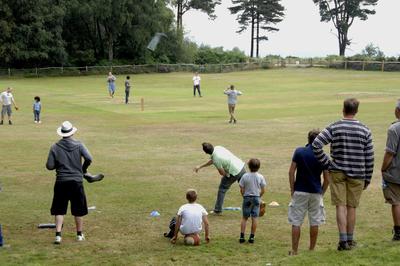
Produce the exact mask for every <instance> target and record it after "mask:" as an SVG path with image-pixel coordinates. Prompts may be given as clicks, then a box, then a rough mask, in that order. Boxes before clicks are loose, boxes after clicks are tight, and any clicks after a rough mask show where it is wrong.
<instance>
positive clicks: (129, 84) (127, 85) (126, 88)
mask: <svg viewBox="0 0 400 266" xmlns="http://www.w3.org/2000/svg"><path fill="white" fill-rule="evenodd" d="M130 89H131V83H130V81H129V80H125V90H126V91H129V90H130Z"/></svg>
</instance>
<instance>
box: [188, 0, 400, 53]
mask: <svg viewBox="0 0 400 266" xmlns="http://www.w3.org/2000/svg"><path fill="white" fill-rule="evenodd" d="M281 4H282V5H283V6H284V7H285V18H284V20H283V21H282V22H281V23H279V24H277V27H278V28H279V29H280V31H278V32H276V33H269V41H263V42H261V44H260V53H261V55H262V56H265V55H267V54H278V55H282V56H288V55H293V56H301V57H308V56H325V55H330V54H338V53H339V52H338V49H339V48H338V41H337V38H336V36H335V35H333V32H335V28H334V26H333V24H332V22H329V23H326V22H320V16H319V9H318V6H316V5H314V3H313V1H312V0H282V1H281ZM230 6H232V2H231V0H222V4H221V5H219V6H218V7H217V8H216V15H217V18H216V19H215V20H214V21H212V20H209V19H208V16H207V15H206V14H204V13H201V12H199V11H189V12H187V13H186V14H185V15H184V17H183V23H184V27H185V31H186V36H188V37H190V39H192V40H193V41H195V42H196V43H198V44H207V45H210V46H212V47H217V46H223V47H224V49H229V50H230V49H232V48H234V47H239V49H240V50H243V51H245V52H246V54H249V53H250V30H247V31H246V32H244V33H242V34H238V33H236V31H237V30H238V28H239V26H238V24H237V23H236V15H231V14H230V12H229V10H228V7H230ZM375 10H376V14H375V15H372V16H370V17H369V18H368V20H367V21H360V20H357V21H355V22H354V24H353V26H352V27H351V28H350V32H349V38H350V39H351V40H352V45H351V46H350V49H348V50H347V51H346V55H353V54H356V53H360V52H361V51H362V50H363V49H364V48H365V46H366V45H367V44H368V43H373V44H375V45H377V46H379V48H380V49H381V50H382V51H383V52H384V53H385V55H386V56H400V34H399V29H398V26H399V22H398V19H397V16H398V12H399V10H400V1H399V0H379V2H378V5H377V6H376V7H375ZM331 30H332V32H331Z"/></svg>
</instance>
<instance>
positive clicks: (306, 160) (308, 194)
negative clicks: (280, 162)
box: [288, 130, 329, 255]
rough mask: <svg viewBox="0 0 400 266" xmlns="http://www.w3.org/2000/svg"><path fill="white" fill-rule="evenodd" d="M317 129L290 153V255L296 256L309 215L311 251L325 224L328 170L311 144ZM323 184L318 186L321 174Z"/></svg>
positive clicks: (309, 133) (316, 134)
mask: <svg viewBox="0 0 400 266" xmlns="http://www.w3.org/2000/svg"><path fill="white" fill-rule="evenodd" d="M318 134H319V130H311V131H310V132H308V144H307V145H306V146H305V147H299V148H297V149H296V150H295V152H294V154H293V159H292V163H291V165H290V169H289V183H290V194H291V197H292V200H291V202H290V204H289V212H288V220H289V223H290V224H291V225H292V250H291V251H290V252H289V255H297V250H298V247H299V239H300V227H301V225H302V223H303V220H304V217H305V215H306V213H307V212H308V221H309V223H310V247H309V250H314V248H315V245H316V243H317V237H318V226H319V225H321V224H323V223H324V222H325V210H324V205H323V200H322V196H323V195H324V193H325V191H326V189H327V188H328V185H329V181H328V175H329V174H328V171H327V170H326V169H324V167H323V166H322V165H321V163H320V162H319V161H318V160H317V158H316V157H315V155H314V152H313V150H312V146H311V144H312V143H313V141H314V139H315V138H316V137H317V136H318ZM322 173H323V176H324V183H323V185H322V186H321V174H322Z"/></svg>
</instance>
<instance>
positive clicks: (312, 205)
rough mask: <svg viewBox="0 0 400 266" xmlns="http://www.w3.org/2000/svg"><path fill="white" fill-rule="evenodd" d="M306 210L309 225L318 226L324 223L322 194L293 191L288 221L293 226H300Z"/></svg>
mask: <svg viewBox="0 0 400 266" xmlns="http://www.w3.org/2000/svg"><path fill="white" fill-rule="evenodd" d="M307 212H308V222H309V223H310V226H318V225H321V224H324V223H325V209H324V202H323V200H322V195H321V194H317V193H307V192H300V191H295V192H294V193H293V196H292V200H291V201H290V204H289V211H288V221H289V223H290V224H291V225H294V226H301V225H302V224H303V221H304V217H305V216H306V213H307Z"/></svg>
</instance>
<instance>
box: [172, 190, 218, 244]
mask: <svg viewBox="0 0 400 266" xmlns="http://www.w3.org/2000/svg"><path fill="white" fill-rule="evenodd" d="M186 199H187V200H188V202H189V203H186V204H184V205H182V206H181V207H180V208H179V210H178V213H177V219H176V225H175V231H174V236H173V238H172V239H171V243H172V244H175V243H176V240H177V239H178V233H179V231H180V232H181V233H182V234H183V235H184V236H185V244H189V245H195V246H197V245H199V244H200V237H199V234H200V232H201V230H202V229H203V228H202V224H204V231H205V241H206V243H208V242H210V237H209V228H208V227H209V225H208V218H207V215H208V213H207V211H206V210H205V209H204V207H203V206H201V205H200V204H198V203H196V200H197V192H196V190H194V189H189V190H188V191H187V192H186Z"/></svg>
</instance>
